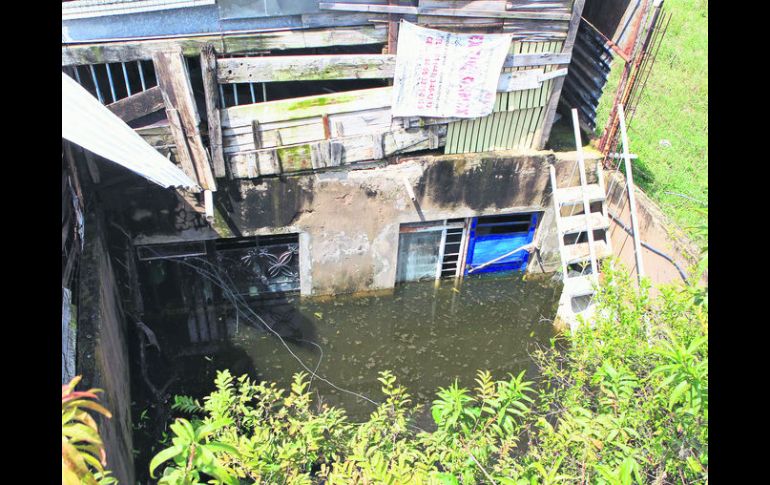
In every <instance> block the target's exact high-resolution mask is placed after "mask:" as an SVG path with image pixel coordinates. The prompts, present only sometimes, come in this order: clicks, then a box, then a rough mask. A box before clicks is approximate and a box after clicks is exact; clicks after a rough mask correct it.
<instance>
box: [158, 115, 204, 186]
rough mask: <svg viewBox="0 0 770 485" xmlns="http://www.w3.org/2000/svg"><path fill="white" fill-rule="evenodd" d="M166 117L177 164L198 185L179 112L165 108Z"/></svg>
mask: <svg viewBox="0 0 770 485" xmlns="http://www.w3.org/2000/svg"><path fill="white" fill-rule="evenodd" d="M166 116H167V117H168V126H169V129H170V130H171V135H172V136H173V137H174V144H175V145H176V159H177V162H179V165H181V166H182V171H183V172H184V173H185V174H186V175H187V176H188V177H190V178H191V179H192V180H193V181H194V182H195V183H197V184H198V185H200V184H201V183H200V180H198V174H197V173H196V171H195V166H194V165H193V161H192V155H190V148H189V147H188V146H187V138H186V137H185V135H184V129H183V128H182V120H180V119H179V112H178V111H177V110H176V109H174V108H173V107H171V106H169V107H167V108H166Z"/></svg>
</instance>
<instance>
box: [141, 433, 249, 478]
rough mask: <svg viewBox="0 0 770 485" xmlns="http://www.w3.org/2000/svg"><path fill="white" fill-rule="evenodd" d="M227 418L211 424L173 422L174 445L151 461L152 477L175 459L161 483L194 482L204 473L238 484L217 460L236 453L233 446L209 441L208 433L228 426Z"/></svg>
mask: <svg viewBox="0 0 770 485" xmlns="http://www.w3.org/2000/svg"><path fill="white" fill-rule="evenodd" d="M226 424H227V422H226V421H225V420H219V421H210V422H208V423H201V422H197V421H196V422H195V423H194V424H193V423H191V422H190V421H188V420H186V419H184V418H178V419H177V420H176V422H175V423H173V424H172V425H171V431H172V432H173V433H174V436H173V438H172V439H171V442H172V443H173V445H172V446H171V447H169V448H166V449H165V450H163V451H161V452H160V453H158V454H157V455H155V457H154V458H153V459H152V461H151V462H150V476H152V477H153V478H154V477H155V475H154V472H155V469H156V468H158V466H159V465H160V464H161V463H163V462H165V461H168V460H172V461H173V463H174V466H170V467H167V468H166V469H165V470H164V472H163V476H161V478H160V480H159V481H158V483H159V484H161V485H164V484H166V485H188V484H189V485H192V484H197V483H199V482H200V481H201V475H208V476H211V477H214V478H215V479H216V480H217V481H218V482H220V483H227V484H237V483H238V480H236V479H235V478H234V477H233V476H232V475H231V474H230V473H228V471H227V469H226V468H225V467H223V466H222V465H221V464H220V462H219V460H218V459H217V456H216V455H217V454H232V455H237V454H238V450H236V449H235V448H234V447H232V446H230V445H228V444H225V443H220V442H216V441H210V442H209V441H207V438H208V436H209V435H211V434H212V433H214V432H215V431H216V430H217V429H219V428H221V427H223V426H225V425H226Z"/></svg>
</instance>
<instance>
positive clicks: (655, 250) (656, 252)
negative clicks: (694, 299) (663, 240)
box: [607, 211, 687, 283]
mask: <svg viewBox="0 0 770 485" xmlns="http://www.w3.org/2000/svg"><path fill="white" fill-rule="evenodd" d="M607 214H609V216H610V217H611V218H612V220H613V221H615V223H616V224H617V225H619V226H620V227H622V228H623V229H624V230H625V231H626V232H627V233H628V235H629V236H634V232H633V231H632V230H631V229H630V228H629V227H628V226H627V225H625V224H623V222H622V221H621V220H620V219H619V218H618V217H616V216H615V214H613V213H611V212H609V211H607ZM640 242H641V244H642V246H643V247H644V248H647V249H649V250H650V251H652V252H653V253H655V254H657V255H658V256H660V257H661V258H663V259H665V260H666V261H668V262H669V263H671V264H673V265H674V267H675V268H676V270H677V271H678V272H679V276H680V277H681V278H682V281H684V282H685V283H687V275H686V274H685V272H684V271H682V268H681V267H680V266H679V265H678V264H677V263H676V261H674V260H673V259H671V257H669V256H668V255H667V254H665V253H664V252H662V251H659V250H657V249H655V248H654V247H652V246H650V245H649V244H647V243H646V242H644V241H640Z"/></svg>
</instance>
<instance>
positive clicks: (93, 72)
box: [88, 64, 104, 104]
mask: <svg viewBox="0 0 770 485" xmlns="http://www.w3.org/2000/svg"><path fill="white" fill-rule="evenodd" d="M88 67H89V68H91V79H93V81H94V88H96V97H97V98H99V102H100V103H102V104H104V98H103V97H102V90H101V89H99V81H97V80H96V71H95V70H94V65H93V64H89V66H88Z"/></svg>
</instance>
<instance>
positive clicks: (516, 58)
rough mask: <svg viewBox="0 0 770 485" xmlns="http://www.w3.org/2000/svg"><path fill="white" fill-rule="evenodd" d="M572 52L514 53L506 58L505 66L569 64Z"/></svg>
mask: <svg viewBox="0 0 770 485" xmlns="http://www.w3.org/2000/svg"><path fill="white" fill-rule="evenodd" d="M571 58H572V54H571V53H569V52H567V53H564V52H538V53H532V54H514V55H509V56H507V57H506V58H505V62H504V63H503V67H535V66H547V65H551V64H569V63H570V60H571Z"/></svg>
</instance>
